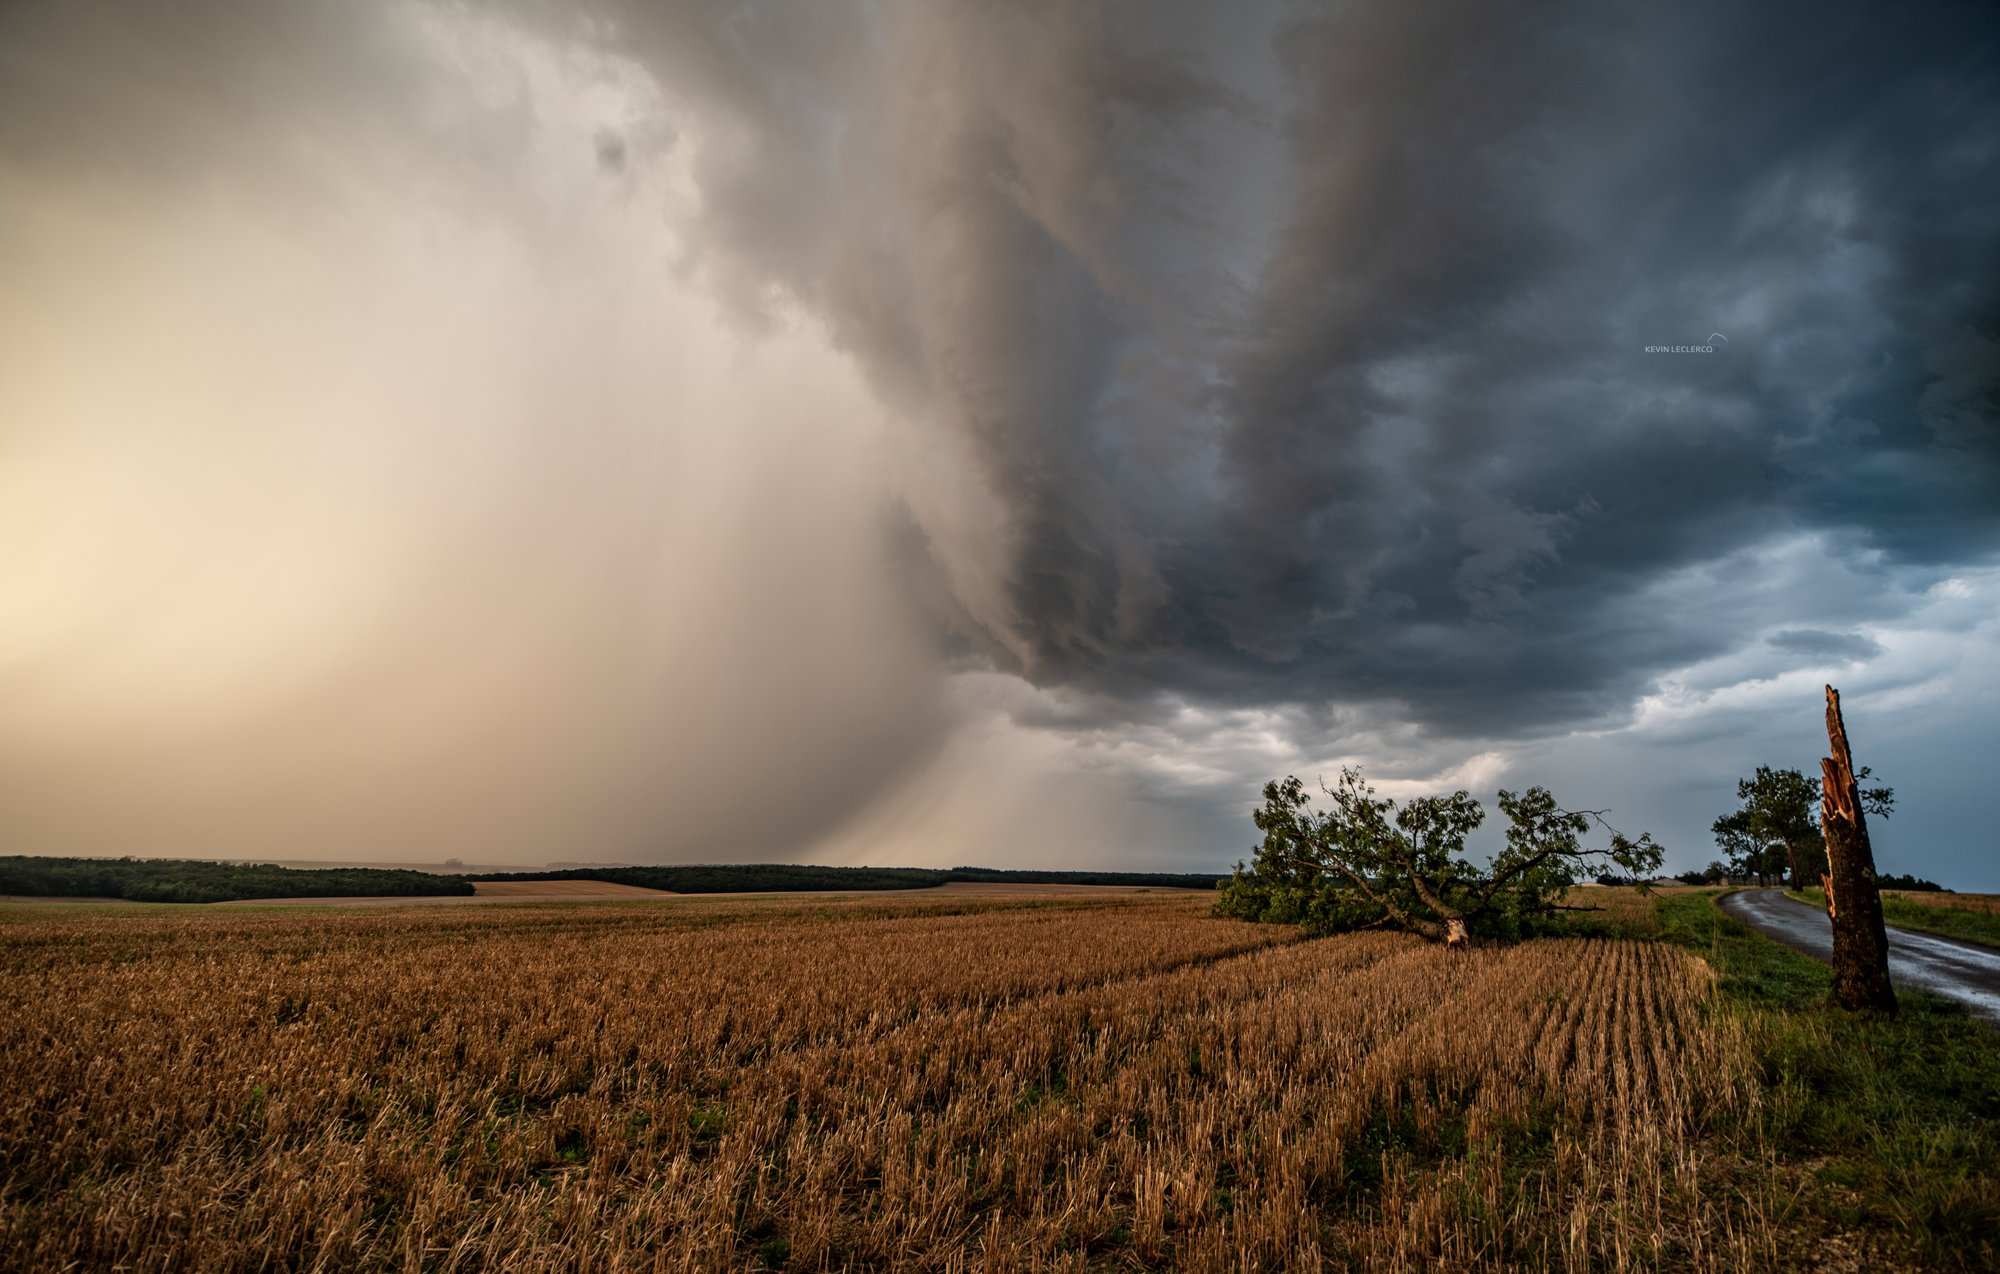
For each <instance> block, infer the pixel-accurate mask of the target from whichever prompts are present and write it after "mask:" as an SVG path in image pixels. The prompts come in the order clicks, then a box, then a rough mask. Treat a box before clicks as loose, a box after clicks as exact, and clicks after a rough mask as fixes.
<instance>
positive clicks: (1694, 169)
mask: <svg viewBox="0 0 2000 1274" xmlns="http://www.w3.org/2000/svg"><path fill="white" fill-rule="evenodd" d="M810 13H811V14H812V15H813V16H810V17H805V18H801V17H799V16H798V11H796V10H794V9H792V8H790V7H785V6H778V7H761V6H749V7H745V6H741V5H729V6H723V7H721V8H719V9H717V10H715V11H714V12H710V13H704V12H703V11H701V10H699V9H698V8H694V7H687V6H682V7H675V8H672V9H671V10H664V11H656V10H644V11H635V12H633V13H632V14H631V15H630V16H629V18H628V19H626V20H625V22H624V24H623V25H622V26H617V27H616V28H615V30H616V32H617V34H616V35H615V36H614V37H613V38H614V39H617V40H622V41H623V42H624V43H623V45H622V47H625V48H627V49H628V50H631V51H634V52H635V53H636V54H637V55H638V56H640V57H641V58H642V59H644V60H646V61H647V63H648V64H649V65H651V66H653V67H655V68H656V69H657V71H658V73H659V75H660V77H661V79H662V81H663V82H664V83H666V84H667V85H668V87H669V90H670V92H673V91H678V92H679V93H680V95H681V99H682V103H683V105H684V106H685V107H686V108H687V109H690V110H693V111H695V112H697V113H701V114H705V115H706V116H707V118H708V128H707V139H706V140H705V141H704V143H703V145H702V159H701V163H700V165H699V169H698V171H699V174H700V177H701V180H702V191H703V195H704V198H705V200H706V201H707V203H706V206H707V208H708V217H709V222H710V224H709V226H708V229H709V232H710V233H709V234H708V235H707V237H706V238H705V244H706V247H705V249H704V250H705V251H707V252H709V253H710V254H712V255H713V257H714V261H715V264H714V271H713V273H714V276H715V277H716V278H718V279H720V280H722V281H723V282H725V283H726V284H728V285H730V286H732V287H734V288H736V289H738V291H739V294H740V295H741V296H743V297H746V298H757V297H763V296H768V295H771V294H773V292H775V293H776V294H780V295H785V296H789V297H791V298H795V299H797V300H800V301H803V302H804V303H806V304H807V305H809V306H811V307H813V308H815V309H816V310H818V311H819V312H820V313H822V314H823V315H825V316H826V317H827V318H828V319H829V320H830V321H831V323H832V324H833V327H834V330H835V331H836V333H837V335H838V337H839V339H840V340H841V341H842V342H843V343H844V344H846V345H847V346H848V347H849V348H851V349H852V350H853V351H854V352H855V353H857V354H858V355H859V356H860V357H861V358H862V359H863V360H864V361H865V363H866V365H867V366H868V367H869V368H870V369H871V371H872V373H873V374H874V376H875V378H876V380H877V383H878V384H879V385H881V386H883V387H885V388H886V389H888V390H889V391H890V392H891V393H892V395H893V396H895V397H897V398H898V399H899V400H901V401H902V402H903V403H905V404H906V405H907V406H908V407H909V408H910V409H911V410H912V412H913V413H914V414H916V415H917V416H919V417H920V418H922V419H923V420H925V421H926V422H927V423H928V424H930V425H932V426H933V427H936V428H939V429H944V430H949V431H953V432H954V433H955V434H957V435H958V436H959V437H961V438H963V439H964V440H965V441H966V443H967V444H968V446H969V450H970V453H971V454H972V455H973V456H974V457H975V459H976V463H977V465H978V467H979V471H980V474H981V476H982V478H983V480H984V482H985V483H986V485H987V486H988V488H989V489H990V490H991V491H992V492H993V493H994V494H996V495H997V497H998V498H999V499H1000V501H1001V502H1002V503H1003V505H1004V507H1005V509H1006V510H1007V514H1008V522H1009V527H1010V529H1011V531H1012V538H1011V540H1010V542H1009V543H1008V545H1007V547H1006V551H1007V553H1008V554H1009V559H1008V563H1007V570H1006V572H1005V592H1004V596H1003V597H1001V598H999V599H997V600H995V601H991V602H989V603H988V604H986V605H984V606H981V605H979V604H977V602H975V603H974V604H973V605H972V606H971V607H970V610H971V611H972V613H973V614H975V615H977V616H978V617H979V618H980V621H981V624H982V625H983V629H984V631H983V632H982V633H980V634H977V635H978V636H980V637H983V638H985V639H987V640H988V642H989V645H990V649H991V650H992V651H995V652H1002V653H1000V654H998V655H996V657H998V658H1001V659H1002V660H1003V661H1016V662H1017V663H1018V666H1019V667H1021V668H1022V669H1024V670H1025V671H1026V672H1027V673H1028V675H1029V676H1030V677H1032V678H1034V679H1036V680H1038V681H1041V682H1043V683H1044V684H1060V685H1064V686H1068V687H1072V688H1074V689H1075V690H1077V691H1080V692H1083V693H1084V694H1085V695H1086V696H1087V697H1088V699H1089V700H1091V701H1095V702H1101V703H1105V704H1107V705H1115V704H1116V703H1118V702H1120V701H1125V702H1130V701H1133V700H1135V699H1143V698H1145V697H1146V696H1148V695H1150V694H1152V693H1154V692H1157V691H1162V690H1165V691H1171V692H1176V693H1180V694H1188V695H1192V696H1194V697H1197V698H1207V699H1210V700H1214V701H1221V702H1239V703H1255V702H1275V701H1281V700H1286V699H1292V698H1305V699H1309V700H1310V699H1347V700H1369V699H1373V700H1381V701H1385V702H1388V703H1400V704H1404V705H1407V710H1408V712H1409V713H1410V714H1411V715H1413V716H1414V717H1415V718H1416V719H1418V720H1420V721H1423V722H1426V723H1428V724H1430V725H1432V726H1434V727H1438V728H1441V729H1444V730H1446V731H1448V732H1453V733H1464V734H1474V735H1477V734H1494V733H1502V732H1508V731H1518V730H1520V729H1523V728H1537V727H1553V726H1558V725H1561V724H1565V723H1572V724H1573V723H1576V722H1578V721H1581V720H1588V719H1599V718H1603V717H1606V716H1615V715H1616V714H1618V713H1619V712H1621V711H1622V710H1623V709H1624V707H1625V706H1626V705H1628V704H1629V703H1630V702H1631V701H1632V700H1633V698H1634V697H1635V695H1636V694H1637V693H1638V692H1639V691H1640V690H1641V689H1642V688H1643V687H1644V686H1645V685H1646V684H1647V683H1648V682H1649V680H1650V679H1651V678H1653V677H1654V676H1656V675H1658V674H1659V673H1660V672H1661V671H1662V670H1664V669H1667V668H1671V667H1675V666H1679V665H1684V664H1686V663H1688V662H1691V661H1694V660H1698V659H1701V658H1704V657H1707V656H1711V655H1713V654H1715V653H1718V652H1719V651H1721V650H1723V649H1725V648H1728V647H1730V646H1732V645H1737V644H1741V643H1742V642H1744V641H1745V640H1748V639H1751V637H1752V635H1751V634H1747V633H1745V632H1743V631H1742V630H1741V629H1740V628H1738V627H1736V626H1735V625H1736V621H1738V620H1740V619H1741V618H1743V616H1741V615H1740V614H1738V613H1734V611H1733V609H1732V608H1730V607H1718V609H1717V613H1716V614H1714V615H1713V616H1711V615H1708V614H1705V613H1704V612H1703V609H1702V608H1700V607H1695V608H1693V609H1690V610H1686V611H1683V612H1681V613H1675V614H1663V613H1658V612H1657V611H1655V610H1653V609H1651V606H1652V603H1651V602H1649V601H1648V597H1647V593H1648V589H1649V588H1650V587H1651V586H1652V585H1653V584H1654V583H1655V582H1657V581H1659V580H1661V579H1663V578H1667V577H1669V576H1671V575H1672V574H1673V573H1675V572H1677V571H1682V570H1685V569H1687V568H1690V567H1692V566H1694V565H1696V564H1699V563H1704V562H1712V561H1715V560H1718V559H1721V558H1725V557H1727V556H1728V555H1729V554H1731V553H1732V552H1734V551H1736V550H1739V549H1743V548H1746V547H1751V546H1755V545H1758V544H1760V543H1763V542H1766V541H1769V540H1774V539H1777V538H1780V537H1784V536H1788V535H1800V534H1820V535H1824V536H1827V537H1829V538H1830V540H1832V541H1837V542H1838V543H1839V544H1841V545H1844V546H1848V547H1846V548H1845V549H1843V550H1842V551H1847V552H1852V553H1854V554H1859V555H1863V556H1868V555H1873V557H1874V558H1875V559H1877V560H1879V562H1880V563H1881V564H1882V568H1881V569H1882V571H1883V573H1884V578H1885V584H1884V588H1885V589H1887V588H1889V585H1888V584H1887V583H1886V579H1887V576H1888V575H1889V574H1891V573H1894V572H1898V571H1915V572H1917V573H1918V574H1919V575H1921V574H1922V572H1923V571H1924V570H1925V569H1928V568H1937V567H1942V566H1945V565H1948V564H1950V563H1954V562H1964V561H1973V560H1980V559H1983V558H1986V557H1988V556H1989V555H1990V554H1991V553H1992V552H1993V550H1994V548H1995V545H1996V532H2000V447H1996V428H1995V416H1994V410H1995V408H1994V397H1995V392H1996V386H2000V324H1997V323H1996V314H2000V311H1997V310H1996V305H2000V236H1996V229H2000V212H1996V209H2000V150H1996V143H1995V142H1994V140H1993V139H1994V138H1996V137H2000V42H1996V38H1995V35H1996V32H1995V21H1994V20H1993V19H1992V18H1991V16H1990V13H1989V11H1987V10H1985V9H1984V8H1983V7H1981V6H1974V5H1963V6H1953V5H1933V6H1919V7H1915V8H1905V7H1900V6H1884V5H1835V6H1818V5H1815V6H1785V7H1778V8H1770V7H1765V8H1760V9H1758V10H1755V11H1750V12H1746V11H1743V10H1741V9H1739V8H1737V7H1734V6H1721V5H1716V6H1703V5H1679V6H1656V5H1599V4H1581V3H1579V4H1569V5H1548V4H1539V3H1538V4H1518V5H1504V4H1502V5H1495V4H1489V3H1479V4H1460V5H1445V6H1353V5H1342V6H1329V7H1327V8H1325V9H1323V10H1322V9H1319V8H1316V7H1312V6H1307V7H1303V8H1301V9H1300V10H1298V11H1296V12H1293V11H1289V10H1287V11H1285V12H1284V13H1282V14H1276V15H1272V14H1266V15H1265V21H1266V23H1267V25H1266V26H1265V27H1264V28H1262V29H1258V34H1257V35H1256V37H1255V39H1254V40H1252V39H1245V38H1244V37H1242V36H1241V34H1240V33H1239V34H1238V35H1237V37H1236V42H1235V43H1234V44H1230V43H1229V42H1228V41H1227V39H1225V38H1223V37H1221V36H1220V35H1219V34H1218V32H1216V31H1215V30H1213V29H1204V28H1203V27H1202V26H1201V25H1200V21H1201V15H1200V13H1199V12H1198V10H1197V9H1196V8H1195V7H1193V6H1186V7H1182V8H1180V9H1171V8H1169V7H1162V6H1144V7H1139V8H1129V7H1120V6H1099V7H1093V8H1090V9H1088V10H1080V9H1077V8H1073V7H1070V6H1047V7H1037V6H1019V7H1014V6H1007V7H996V6H953V7H946V6H910V7H908V8H901V7H895V6H890V7H887V8H869V9H867V10H866V11H865V12H863V13H857V14H854V15H848V16H843V17H841V18H834V17H831V16H829V11H828V10H825V9H814V10H811V11H810ZM1245 22H1246V24H1247V26H1248V28H1250V29H1257V28H1256V24H1255V23H1254V22H1250V21H1249V20H1248V18H1247V11H1246V17H1245ZM1257 45H1262V46H1265V47H1266V48H1275V49H1277V50H1279V53H1280V56H1279V60H1278V64H1277V67H1276V70H1277V74H1276V75H1273V76H1268V77H1267V78H1265V79H1262V80H1260V79H1259V77H1258V71H1257V67H1256V63H1255V60H1254V54H1255V48H1254V46H1257ZM1246 48H1248V49H1249V50H1250V51H1249V52H1246ZM1260 145H1261V146H1264V147H1265V148H1266V149H1265V151H1264V152H1263V153H1264V154H1265V155H1267V157H1268V160H1269V162H1268V163H1267V164H1266V165H1265V167H1263V168H1261V169H1258V168H1254V167H1253V168H1245V167H1231V166H1230V159H1231V156H1232V154H1233V153H1235V152H1242V153H1246V154H1256V153H1258V147H1259V146H1260ZM1246 178H1254V181H1248V182H1246ZM1260 219H1262V220H1263V221H1266V222H1268V224H1269V225H1270V226H1271V228H1272V233H1271V235H1270V236H1269V238H1268V241H1264V242H1259V243H1257V244H1255V245H1253V247H1252V248H1251V249H1249V250H1246V249H1245V245H1244V243H1243V242H1242V241H1241V240H1240V236H1241V233H1242V231H1243V227H1245V226H1248V225H1252V224H1255V223H1257V222H1259V220H1260ZM1232 234H1235V235H1238V236H1239V237H1238V238H1232ZM1711 333H1715V334H1717V337H1718V338H1717V339H1715V340H1714V342H1713V344H1714V348H1715V352H1714V353H1712V354H1701V353H1647V352H1645V347H1647V346H1649V345H1662V346H1674V345H1694V344H1701V343H1705V342H1708V341H1709V340H1710V336H1711ZM938 551H940V552H941V553H947V554H948V553H950V552H952V551H954V550H953V549H952V548H950V547H949V546H942V547H940V548H939V550H938ZM1884 604H1886V603H1884V602H1883V601H1882V600H1881V599H1876V598H1856V599H1853V602H1852V605H1853V606H1854V608H1855V609H1856V610H1857V611H1868V610H1871V609H1874V608H1877V607H1879V606H1881V605H1884ZM1771 617H1772V616H1771V615H1766V616H1763V618H1764V619H1765V622H1768V620H1769V618H1771ZM1105 711H1106V712H1107V713H1110V714H1115V713H1116V712H1118V711H1121V709H1117V708H1115V707H1112V706H1107V707H1106V708H1105ZM1105 719H1109V717H1108V716H1107V717H1106V718H1105Z"/></svg>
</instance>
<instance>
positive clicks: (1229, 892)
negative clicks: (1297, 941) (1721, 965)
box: [1216, 767, 1662, 938]
mask: <svg viewBox="0 0 2000 1274" xmlns="http://www.w3.org/2000/svg"><path fill="white" fill-rule="evenodd" d="M1320 790H1321V792H1322V793H1323V794H1324V796H1325V797H1326V799H1327V802H1328V806H1329V808H1327V809H1326V810H1324V811H1316V810H1312V809H1309V808H1308V806H1309V805H1310V803H1311V801H1312V797H1311V795H1310V794H1309V793H1308V792H1307V791H1306V789H1305V785H1304V784H1303V783H1301V782H1300V781H1299V779H1298V778H1297V777H1295V776H1290V775H1288V776H1286V777H1285V778H1283V779H1278V780H1273V781H1272V782H1269V783H1266V784H1265V785H1264V805H1263V806H1262V808H1260V809H1258V810H1256V811H1255V812H1254V813H1253V814H1252V815H1251V820H1252V821H1253V822H1254V823H1255V824H1256V825H1257V828H1258V830H1260V831H1262V832H1263V833H1264V840H1263V843H1262V844H1261V845H1259V846H1258V848H1257V851H1256V859H1255V862H1254V865H1252V866H1251V867H1250V868H1248V869H1245V867H1244V866H1243V865H1242V864H1241V863H1239V864H1237V869H1236V874H1235V875H1234V876H1233V877H1232V878H1231V879H1230V880H1229V881H1228V882H1227V883H1226V884H1225V885H1224V886H1223V887H1222V892H1221V896H1220V899H1219V901H1218V902H1217V904H1216V912H1217V913H1218V914H1220V915H1227V916H1235V917H1238V918H1240V919H1246V920H1262V921H1266V922H1270V923H1280V924H1298V925H1303V926H1304V927H1305V928H1306V929H1307V931H1308V932H1312V933H1339V932H1345V931H1347V930H1352V929H1360V928H1368V927H1372V926H1375V925H1380V924H1392V925H1395V926H1397V927H1399V928H1404V929H1408V930H1411V931H1412V932H1415V933H1420V934H1423V935H1424V936H1426V937H1429V938H1441V937H1443V936H1444V933H1445V927H1446V922H1447V921H1449V920H1454V919H1461V920H1464V921H1465V922H1466V924H1467V926H1468V927H1469V928H1471V929H1472V930H1473V931H1474V932H1475V933H1483V934H1485V935H1487V936H1495V937H1502V936H1504V937H1516V936H1521V935H1523V934H1525V933H1529V932H1533V931H1535V930H1536V929H1537V928H1540V927H1547V924H1548V921H1549V920H1550V918H1552V917H1553V916H1554V915H1555V914H1556V912H1557V911H1559V910H1560V909H1561V905H1562V896H1563V894H1564V893H1565V892H1566V891H1567V890H1568V889H1570V888H1571V887H1572V886H1574V885H1575V884H1576V883H1577V881H1578V879H1579V878H1580V877H1582V876H1585V875H1595V874H1596V873H1597V872H1598V871H1600V870H1603V869H1604V868H1605V867H1608V866H1616V867H1618V868H1620V869H1622V871H1623V872H1624V874H1627V875H1634V876H1647V875H1651V874H1652V873H1654V872H1656V871H1658V870H1659V866H1660V861H1661V858H1662V851H1661V849H1660V847H1659V846H1658V845H1656V844H1654V843H1653V840H1652V838H1651V837H1650V836H1645V835H1642V836H1640V837H1639V838H1638V839H1637V840H1631V839H1629V838H1627V837H1626V836H1624V835H1623V834H1622V833H1619V832H1618V831H1617V830H1616V829H1613V828H1611V827H1610V826H1609V825H1608V824H1604V821H1603V818H1602V815H1601V814H1600V813H1599V812H1598V811H1594V810H1583V811H1574V810H1565V809H1563V808H1561V807H1560V806H1559V805H1557V804H1556V800H1555V797H1554V796H1553V795H1551V794H1550V792H1549V791H1548V789H1547V788H1543V787H1531V788H1529V789H1528V790H1527V791H1526V792H1523V793H1521V794H1519V795H1516V794H1515V793H1513V792H1508V791H1502V792H1501V793H1500V810H1501V813H1503V814H1504V815H1506V817H1507V820H1508V829H1507V846H1506V848H1505V850H1503V851H1502V852H1501V853H1500V854H1499V855H1498V856H1497V857H1495V858H1494V860H1493V861H1492V863H1490V864H1489V865H1487V866H1486V867H1483V868H1482V867H1480V866H1478V865H1477V864H1475V863H1473V862H1472V861H1471V860H1470V859H1468V858H1467V857H1466V855H1465V842H1466V838H1467V837H1468V836H1470V835H1471V833H1472V832H1473V831H1474V830H1476V829H1477V828H1478V827H1479V826H1480V824H1482V823H1483V822H1484V821H1485V819H1486V811H1485V810H1484V809H1483V808H1482V807H1481V806H1480V804H1479V802H1478V801H1476V800H1474V799H1473V798H1472V796H1471V795H1470V794H1469V793H1467V792H1465V791H1463V790H1460V791H1457V792H1454V793H1452V794H1451V795H1449V796H1425V797H1418V798H1416V799H1414V800H1411V801H1410V802H1408V803H1407V804H1405V805H1403V806H1401V807H1400V808H1399V807H1398V806H1397V803H1396V802H1395V801H1394V800H1393V799H1391V798H1389V797H1386V796H1381V795H1378V794H1377V793H1376V791H1375V789H1374V788H1373V787H1371V786H1370V785H1369V784H1368V783H1367V782H1366V781H1365V780H1364V779H1363V778H1362V777H1361V771H1360V770H1359V769H1356V768H1353V767H1349V768H1347V769H1343V770H1342V771H1341V772H1340V778H1339V779H1338V781H1337V782H1336V783H1335V784H1334V785H1333V786H1331V787H1328V786H1327V785H1326V784H1325V783H1322V784H1321V785H1320ZM1593 825H1602V826H1603V828H1604V830H1605V831H1607V832H1609V834H1610V843H1609V845H1608V847H1606V848H1603V849H1594V848H1590V847H1587V846H1586V845H1585V844H1584V837H1585V836H1586V835H1587V834H1588V833H1589V832H1590V831H1591V829H1592V827H1593Z"/></svg>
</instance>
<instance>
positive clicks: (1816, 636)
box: [1765, 628, 1882, 663]
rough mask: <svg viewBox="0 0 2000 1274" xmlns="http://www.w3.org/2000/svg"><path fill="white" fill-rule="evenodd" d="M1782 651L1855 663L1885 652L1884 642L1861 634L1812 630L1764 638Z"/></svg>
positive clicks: (1812, 657)
mask: <svg viewBox="0 0 2000 1274" xmlns="http://www.w3.org/2000/svg"><path fill="white" fill-rule="evenodd" d="M1765 640H1766V641H1768V642H1770V643H1771V644H1772V645H1773V646H1776V647H1777V648H1778V649H1779V650H1782V651H1784V652H1785V653H1787V654H1792V655H1804V656H1806V657H1807V658H1808V659H1837V660H1839V661H1841V662H1842V663H1855V662H1859V661H1860V660H1863V659H1873V658H1874V657H1875V656H1877V655H1879V654H1881V653H1882V643H1881V642H1879V641H1876V640H1874V639H1873V638H1871V637H1864V636H1862V635H1861V634H1860V633H1828V632H1821V631H1819V630H1817V629H1813V628H1795V629H1789V630H1787V631H1785V632H1779V633H1772V634H1771V635H1770V636H1769V637H1767V638H1766V639H1765Z"/></svg>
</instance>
